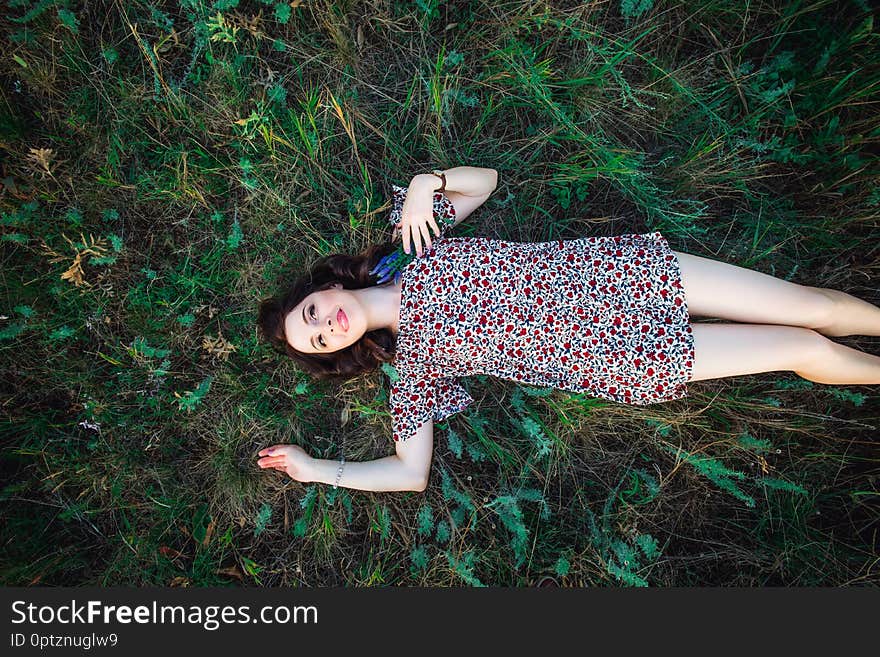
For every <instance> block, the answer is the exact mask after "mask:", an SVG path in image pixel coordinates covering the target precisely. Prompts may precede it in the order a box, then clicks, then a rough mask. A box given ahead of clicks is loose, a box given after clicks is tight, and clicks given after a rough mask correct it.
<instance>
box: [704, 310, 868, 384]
mask: <svg viewBox="0 0 880 657" xmlns="http://www.w3.org/2000/svg"><path fill="white" fill-rule="evenodd" d="M691 328H692V329H693V333H694V368H693V376H692V377H691V381H701V380H704V379H719V378H722V377H726V376H739V375H742V374H758V373H760V372H775V371H778V370H782V371H789V372H794V373H796V374H797V375H798V376H801V377H803V378H805V379H808V380H809V381H815V382H816V383H826V384H837V385H845V384H850V385H871V384H880V356H873V355H871V354H866V353H864V352H861V351H859V350H858V349H852V348H851V347H846V346H844V345H841V344H837V343H836V342H834V341H833V340H829V339H828V338H826V337H825V336H824V335H821V334H819V333H817V332H816V331H813V330H811V329H808V328H802V327H799V326H773V325H767V324H701V323H699V322H694V323H691Z"/></svg>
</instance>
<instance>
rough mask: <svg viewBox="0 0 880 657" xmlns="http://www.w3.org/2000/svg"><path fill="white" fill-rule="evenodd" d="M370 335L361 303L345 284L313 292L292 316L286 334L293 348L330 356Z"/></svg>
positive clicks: (287, 319)
mask: <svg viewBox="0 0 880 657" xmlns="http://www.w3.org/2000/svg"><path fill="white" fill-rule="evenodd" d="M365 331H366V317H365V315H364V312H363V309H362V308H361V306H360V304H359V303H358V301H357V299H356V298H355V297H354V295H353V294H351V292H350V291H349V290H345V289H343V288H342V284H341V283H334V284H333V287H332V288H330V289H329V290H321V291H320V292H312V293H311V294H310V295H308V296H307V297H306V298H305V299H303V300H302V301H300V303H299V304H298V305H297V306H296V307H295V308H294V309H293V310H292V311H290V312H289V313H288V315H287V317H286V318H285V319H284V332H285V335H286V336H287V342H288V343H290V346H291V347H293V348H294V349H296V350H297V351H301V352H303V353H307V354H329V353H333V352H334V351H339V350H340V349H345V348H346V347H349V346H351V345H353V344H354V343H355V342H357V341H358V340H360V339H361V337H363V335H364V333H365Z"/></svg>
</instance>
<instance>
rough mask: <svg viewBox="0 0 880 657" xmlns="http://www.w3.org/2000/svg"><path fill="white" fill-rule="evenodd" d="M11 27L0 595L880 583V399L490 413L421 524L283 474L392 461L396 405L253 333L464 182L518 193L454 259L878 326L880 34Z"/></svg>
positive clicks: (580, 9) (481, 6)
mask: <svg viewBox="0 0 880 657" xmlns="http://www.w3.org/2000/svg"><path fill="white" fill-rule="evenodd" d="M3 4H4V5H5V6H4V8H3V12H2V17H0V44H2V50H3V52H4V53H5V54H4V56H3V57H2V58H0V78H2V101H3V102H2V103H0V147H2V161H0V167H2V169H0V211H2V214H0V217H2V222H0V253H2V263H3V266H2V269H0V282H2V292H3V307H2V309H0V358H2V360H0V362H2V378H0V385H2V399H3V403H2V422H3V437H2V441H3V442H2V474H3V481H4V483H3V484H2V493H0V499H2V509H0V513H2V522H0V534H2V553H0V573H2V574H0V581H2V583H4V584H7V585H29V584H43V585H48V584H53V585H55V584H59V585H60V584H65V585H81V584H100V585H110V584H134V585H144V584H154V585H167V586H185V585H189V586H204V585H233V586H238V585H246V586H248V585H272V586H274V585H291V586H298V585H308V586H328V585H336V586H339V585H346V586H367V585H431V586H448V585H462V584H467V585H475V586H480V585H504V586H532V585H534V584H535V583H536V582H537V581H538V580H539V579H540V578H541V577H542V576H543V575H546V574H551V575H553V576H555V577H556V578H557V580H558V581H559V582H560V584H562V585H563V586H620V585H650V586H670V585H678V586H682V585H725V586H731V585H744V586H762V585H794V586H802V585H865V584H869V585H876V584H877V583H878V580H880V575H878V565H877V564H878V562H880V561H878V556H880V555H878V546H877V541H878V534H877V531H878V528H880V527H878V506H880V505H878V496H880V491H878V475H880V465H878V463H880V446H878V442H877V435H878V425H880V414H878V410H880V404H878V393H880V389H878V388H877V387H876V386H873V387H872V386H826V385H818V384H813V383H811V382H808V381H805V380H803V379H800V378H799V377H798V376H797V375H795V374H794V373H791V372H775V373H769V374H765V375H758V376H744V377H737V378H731V379H724V380H714V381H702V382H698V383H693V384H690V386H689V388H690V395H689V397H687V398H686V399H683V400H678V401H676V402H670V403H666V404H656V405H652V406H648V407H637V406H626V405H621V404H614V403H609V402H605V401H602V400H599V399H595V398H591V397H590V396H588V395H572V394H570V393H566V392H562V391H556V390H539V389H533V388H530V387H528V386H518V385H516V384H514V383H513V382H508V381H502V380H497V379H492V378H487V377H474V378H472V379H470V380H468V381H466V383H467V385H468V386H469V388H470V392H471V394H472V395H473V396H474V398H475V400H476V401H475V403H474V404H473V405H472V406H471V407H470V408H469V409H468V410H467V411H466V412H464V413H461V414H459V415H455V416H453V417H451V418H450V419H449V421H448V422H444V423H439V424H437V425H436V449H435V455H434V463H433V468H432V473H431V480H430V483H429V487H428V489H427V491H425V492H424V493H364V492H360V491H351V490H346V489H339V490H337V491H334V490H333V489H332V487H329V486H325V485H323V484H301V483H299V482H294V481H291V480H290V479H288V478H285V477H284V476H283V475H281V474H279V473H276V472H274V471H273V472H265V471H261V470H260V469H259V468H258V467H257V465H256V454H257V452H258V451H259V450H260V449H261V448H263V447H265V446H267V445H270V444H273V443H276V442H285V441H286V442H295V443H297V444H300V445H302V446H303V447H305V448H306V449H307V450H308V451H309V453H311V454H313V455H315V456H319V457H322V458H334V457H336V456H338V454H339V451H340V449H341V446H342V441H343V438H344V440H345V453H346V457H347V458H348V459H351V460H366V459H371V458H378V457H381V456H385V455H388V454H391V453H393V451H394V447H393V443H392V442H391V440H390V416H389V414H388V411H387V390H388V379H387V377H386V376H385V374H384V373H382V372H380V371H377V372H373V373H370V374H369V375H364V376H363V377H361V378H358V379H356V380H351V381H349V382H347V383H345V384H344V385H341V386H331V385H324V384H320V383H316V382H314V381H312V380H311V379H310V378H309V377H308V376H306V375H305V374H304V373H302V372H300V371H298V370H297V369H296V368H295V367H294V366H293V365H292V363H290V362H287V361H285V360H283V359H282V358H281V357H280V356H278V355H277V354H276V353H275V352H273V351H272V350H271V349H270V348H269V347H268V346H266V345H264V344H262V343H261V342H260V341H259V340H258V334H257V330H256V325H255V318H256V308H257V304H258V302H259V300H260V299H262V298H265V297H267V296H270V295H272V294H274V293H275V292H276V291H277V290H278V289H279V287H280V286H281V285H282V284H283V283H284V282H285V281H287V280H290V279H291V278H293V277H294V276H295V275H297V274H299V273H301V272H302V271H303V270H304V269H305V267H306V266H307V265H308V264H309V263H310V262H312V261H313V260H315V259H316V258H318V257H320V256H322V255H326V254H329V253H333V252H359V251H361V250H363V249H364V248H365V247H367V246H368V245H370V244H373V243H376V242H380V241H384V240H387V239H388V238H389V237H390V230H389V229H388V227H387V225H386V224H385V218H386V215H387V212H388V209H389V205H388V199H389V195H390V186H391V184H392V183H394V184H398V185H407V184H408V182H409V180H410V179H411V177H412V176H413V175H415V174H416V173H422V172H425V171H428V170H430V169H431V168H434V167H440V168H449V167H453V166H461V165H470V166H483V167H491V168H494V169H497V170H498V172H499V185H498V188H497V190H496V192H495V194H494V195H493V196H492V197H491V198H490V199H489V200H488V201H487V203H486V204H485V205H484V206H483V207H482V208H480V209H479V210H478V211H477V212H475V213H474V214H473V215H472V216H471V217H470V218H468V219H467V220H466V221H465V222H464V223H463V224H462V225H461V226H459V227H457V228H456V230H455V232H454V234H455V235H460V236H482V237H494V238H499V239H509V240H516V241H547V240H552V239H575V238H578V237H584V236H591V235H617V234H623V233H637V232H648V231H653V230H659V231H661V232H662V233H663V234H664V235H665V236H666V237H667V239H668V240H669V242H670V244H671V245H672V247H673V248H674V249H676V250H678V251H683V252H686V253H693V254H696V255H702V256H705V257H711V258H715V259H720V260H724V261H726V262H730V263H733V264H737V265H740V266H744V267H749V268H753V269H756V270H759V271H762V272H765V273H769V274H772V275H775V276H778V277H781V278H785V279H787V280H792V281H796V282H798V283H802V284H805V285H812V286H822V287H832V288H835V289H840V290H844V291H847V292H849V293H850V294H853V295H855V296H858V297H860V298H863V299H866V300H868V301H871V302H872V303H875V304H877V303H880V296H878V283H880V261H878V244H880V242H878V236H880V229H878V224H877V219H878V216H880V187H878V184H877V183H878V175H880V163H878V158H877V155H878V143H880V121H878V118H877V117H878V100H880V43H878V33H877V32H874V27H875V25H874V23H873V18H872V15H871V13H870V11H869V8H868V3H867V2H866V1H864V0H848V1H844V0H838V1H830V0H816V1H815V2H812V3H806V2H797V1H795V2H779V1H777V2H759V3H755V2H727V1H722V0H714V1H706V0H695V1H692V2H678V3H659V2H658V3H654V2H653V1H652V0H622V1H621V0H606V1H603V2H540V3H538V2H525V1H518V2H516V1H515V2H505V3H494V2H464V1H458V2H444V3H440V2H437V1H436V0H419V1H417V2H390V1H380V0H376V1H373V2H326V1H324V2H321V1H318V2H290V3H281V2H274V1H272V0H263V1H256V0H254V1H251V2H244V1H241V2H239V1H238V0H218V1H216V2H210V1H206V2H201V1H199V0H185V1H183V2H181V3H179V4H175V3H171V2H158V1H157V2H122V1H116V2H88V3H86V2H72V1H67V0H6V1H5V2H4V3H3ZM836 340H837V341H839V342H840V343H843V344H847V345H850V346H853V347H856V348H859V349H863V350H865V351H869V352H871V353H875V354H880V339H878V338H871V337H862V336H850V337H844V338H836Z"/></svg>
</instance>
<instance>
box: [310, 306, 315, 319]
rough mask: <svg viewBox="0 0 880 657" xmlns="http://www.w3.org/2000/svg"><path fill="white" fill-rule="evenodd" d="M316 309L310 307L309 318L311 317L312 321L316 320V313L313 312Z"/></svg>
mask: <svg viewBox="0 0 880 657" xmlns="http://www.w3.org/2000/svg"><path fill="white" fill-rule="evenodd" d="M314 309H315V307H314V306H309V316H310V317H311V318H312V319H315V313H314V312H312V311H313V310H314Z"/></svg>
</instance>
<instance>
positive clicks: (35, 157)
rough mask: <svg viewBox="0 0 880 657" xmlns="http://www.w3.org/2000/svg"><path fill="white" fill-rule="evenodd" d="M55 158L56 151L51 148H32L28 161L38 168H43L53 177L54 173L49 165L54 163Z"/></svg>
mask: <svg viewBox="0 0 880 657" xmlns="http://www.w3.org/2000/svg"><path fill="white" fill-rule="evenodd" d="M54 157H55V151H54V150H52V149H51V148H31V149H30V155H28V156H27V159H28V160H30V161H31V162H33V164H35V165H36V166H37V167H39V168H42V170H43V171H45V172H46V173H48V174H49V175H50V176H51V175H52V171H51V169H50V167H49V165H50V164H51V163H52V159H53V158H54Z"/></svg>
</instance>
